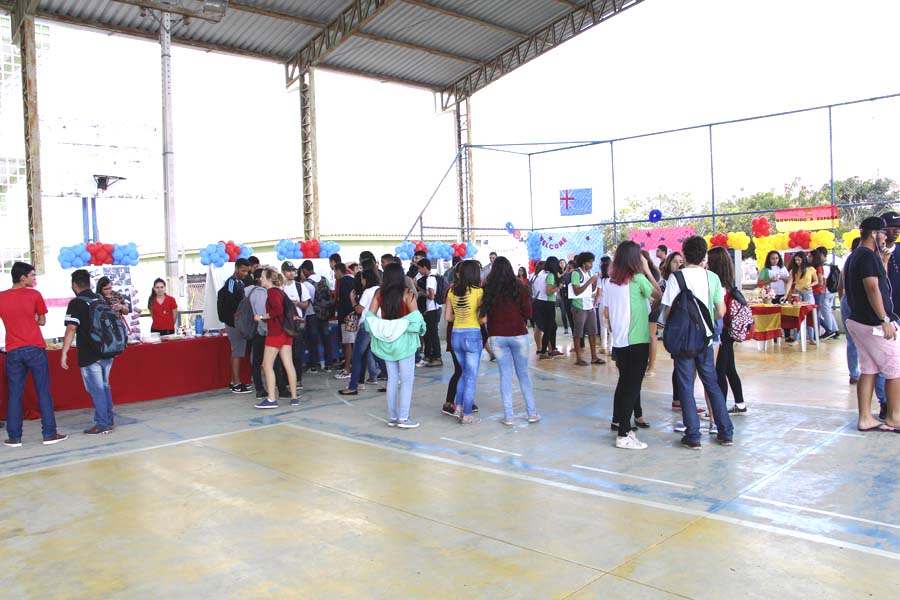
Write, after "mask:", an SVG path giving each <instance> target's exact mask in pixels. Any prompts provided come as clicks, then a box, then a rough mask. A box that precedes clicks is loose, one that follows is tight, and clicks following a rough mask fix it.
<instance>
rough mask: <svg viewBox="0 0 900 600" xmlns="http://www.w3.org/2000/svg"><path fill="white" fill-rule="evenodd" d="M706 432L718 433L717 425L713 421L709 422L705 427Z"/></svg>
mask: <svg viewBox="0 0 900 600" xmlns="http://www.w3.org/2000/svg"><path fill="white" fill-rule="evenodd" d="M706 433H708V434H709V435H719V426H718V425H716V424H715V423H710V424H709V427H707V428H706Z"/></svg>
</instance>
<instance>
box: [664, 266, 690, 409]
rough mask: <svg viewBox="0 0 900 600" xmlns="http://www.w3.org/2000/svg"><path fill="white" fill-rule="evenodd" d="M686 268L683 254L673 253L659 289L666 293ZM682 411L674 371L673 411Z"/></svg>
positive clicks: (665, 267)
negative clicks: (673, 277)
mask: <svg viewBox="0 0 900 600" xmlns="http://www.w3.org/2000/svg"><path fill="white" fill-rule="evenodd" d="M683 266H684V257H683V256H682V255H681V252H673V253H672V254H669V255H668V256H666V258H665V260H664V261H663V262H662V265H661V266H660V269H659V276H660V282H659V288H660V289H661V290H662V291H663V292H664V293H665V291H666V282H667V281H668V280H669V277H670V276H671V275H672V273H674V272H675V271H680V270H681V267H683ZM678 409H681V401H679V400H678V382H677V380H676V379H675V371H674V370H673V371H672V410H678Z"/></svg>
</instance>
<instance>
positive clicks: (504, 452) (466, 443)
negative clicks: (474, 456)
mask: <svg viewBox="0 0 900 600" xmlns="http://www.w3.org/2000/svg"><path fill="white" fill-rule="evenodd" d="M441 439H442V440H444V441H446V442H453V443H454V444H462V445H463V446H472V447H473V448H481V449H482V450H490V451H491V452H499V453H500V454H509V455H510V456H522V455H521V454H519V453H518V452H507V451H506V450H498V449H497V448H491V447H490V446H479V445H478V444H470V443H469V442H461V441H459V440H454V439H453V438H448V437H442V438H441Z"/></svg>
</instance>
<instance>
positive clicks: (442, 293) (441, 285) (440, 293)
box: [434, 275, 450, 305]
mask: <svg viewBox="0 0 900 600" xmlns="http://www.w3.org/2000/svg"><path fill="white" fill-rule="evenodd" d="M434 279H435V281H437V289H436V290H435V291H434V302H435V303H436V304H438V305H443V304H446V303H447V292H448V291H449V290H450V282H449V281H447V278H446V277H444V276H443V275H435V276H434Z"/></svg>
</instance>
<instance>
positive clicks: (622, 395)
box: [606, 238, 702, 450]
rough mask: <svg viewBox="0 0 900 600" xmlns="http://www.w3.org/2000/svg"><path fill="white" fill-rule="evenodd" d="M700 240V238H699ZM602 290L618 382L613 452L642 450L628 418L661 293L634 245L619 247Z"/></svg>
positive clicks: (638, 388)
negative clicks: (654, 307)
mask: <svg viewBox="0 0 900 600" xmlns="http://www.w3.org/2000/svg"><path fill="white" fill-rule="evenodd" d="M701 239H702V238H701ZM610 270H611V277H610V280H609V283H608V284H607V286H606V315H607V319H608V320H609V324H610V326H611V327H612V338H613V339H612V347H613V351H614V354H615V361H616V367H617V368H618V370H619V381H618V383H617V384H616V392H615V396H614V398H613V402H614V405H613V424H614V426H617V436H616V448H623V449H626V450H643V449H644V448H646V447H647V444H645V443H644V442H642V441H640V440H638V438H637V436H636V435H635V433H634V431H633V430H632V427H631V417H632V414H633V413H634V409H635V407H636V406H637V403H638V401H639V399H640V396H641V385H642V383H643V381H644V374H645V373H646V371H647V363H648V361H649V360H650V304H649V302H650V301H653V302H657V301H659V300H660V298H661V297H662V290H660V288H659V284H658V283H657V282H656V280H655V279H654V277H653V274H652V272H651V270H650V266H649V263H648V261H647V259H646V258H645V257H644V256H642V255H641V248H640V246H638V245H637V244H636V243H635V242H632V241H626V242H622V243H621V244H619V247H618V248H617V249H616V254H615V256H614V257H613V262H612V267H611V269H610Z"/></svg>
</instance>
